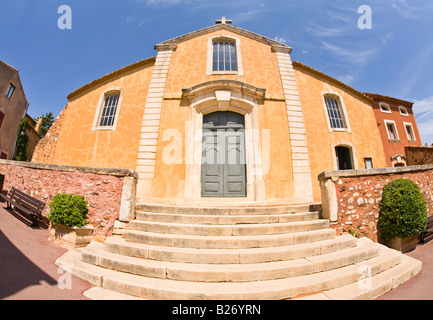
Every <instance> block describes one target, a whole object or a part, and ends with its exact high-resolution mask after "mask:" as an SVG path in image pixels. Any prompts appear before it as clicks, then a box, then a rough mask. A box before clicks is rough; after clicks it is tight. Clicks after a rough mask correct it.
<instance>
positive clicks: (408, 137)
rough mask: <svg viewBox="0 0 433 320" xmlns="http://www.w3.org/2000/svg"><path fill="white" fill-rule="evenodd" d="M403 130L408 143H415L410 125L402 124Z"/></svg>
mask: <svg viewBox="0 0 433 320" xmlns="http://www.w3.org/2000/svg"><path fill="white" fill-rule="evenodd" d="M404 128H405V130H406V136H407V140H408V141H416V137H415V133H414V131H413V127H412V124H411V123H404Z"/></svg>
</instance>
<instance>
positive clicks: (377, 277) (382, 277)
mask: <svg viewBox="0 0 433 320" xmlns="http://www.w3.org/2000/svg"><path fill="white" fill-rule="evenodd" d="M381 255H382V256H385V255H387V256H388V257H392V256H394V258H393V259H394V261H393V260H392V258H389V259H388V265H389V268H386V267H384V265H378V264H376V269H375V273H373V272H372V273H371V276H370V277H362V278H361V279H360V280H359V281H357V282H354V283H350V284H347V285H344V286H341V287H338V288H334V289H330V290H325V291H323V292H320V293H315V294H311V295H308V294H307V295H304V296H303V297H300V298H298V299H297V300H372V299H375V298H377V297H379V296H381V295H383V294H384V293H386V292H388V291H390V290H393V289H395V288H396V287H398V286H399V285H400V284H402V283H404V282H405V281H407V280H410V279H412V278H413V277H414V276H416V275H417V274H418V273H419V272H420V271H421V267H422V262H421V261H419V260H415V259H413V258H411V257H409V256H406V255H402V254H400V253H399V252H397V251H395V250H389V252H388V253H383V251H382V254H381ZM376 260H377V259H376ZM396 261H398V262H399V263H396ZM365 270H368V269H365ZM379 271H380V272H379Z"/></svg>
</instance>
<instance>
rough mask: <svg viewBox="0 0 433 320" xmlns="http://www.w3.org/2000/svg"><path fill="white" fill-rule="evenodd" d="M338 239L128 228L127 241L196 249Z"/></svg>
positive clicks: (322, 232)
mask: <svg viewBox="0 0 433 320" xmlns="http://www.w3.org/2000/svg"><path fill="white" fill-rule="evenodd" d="M333 238H335V231H334V230H332V229H330V228H328V229H319V230H313V231H303V232H294V233H285V234H271V235H253V236H199V235H181V234H162V233H155V232H146V231H138V230H128V231H127V232H126V240H127V241H131V242H138V243H145V244H149V245H154V246H164V247H178V248H196V249H247V248H266V247H281V246H288V245H294V244H302V243H310V242H316V241H322V240H328V239H333Z"/></svg>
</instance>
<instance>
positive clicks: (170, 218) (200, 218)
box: [136, 211, 319, 225]
mask: <svg viewBox="0 0 433 320" xmlns="http://www.w3.org/2000/svg"><path fill="white" fill-rule="evenodd" d="M136 219H137V220H141V221H152V222H170V223H184V224H210V225H236V224H264V223H286V222H296V221H308V220H316V219H319V213H318V212H317V211H315V212H301V213H284V214H267V215H231V216H230V215H204V214H202V215H194V214H169V213H154V212H144V211H137V212H136Z"/></svg>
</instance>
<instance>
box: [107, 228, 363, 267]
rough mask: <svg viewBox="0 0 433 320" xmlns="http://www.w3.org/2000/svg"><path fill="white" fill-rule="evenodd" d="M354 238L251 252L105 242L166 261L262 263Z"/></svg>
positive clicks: (115, 249)
mask: <svg viewBox="0 0 433 320" xmlns="http://www.w3.org/2000/svg"><path fill="white" fill-rule="evenodd" d="M356 243H357V240H356V238H354V237H352V236H350V235H344V236H339V237H335V238H333V239H330V240H323V241H318V242H312V243H305V244H297V245H289V246H282V247H269V248H251V249H193V248H178V247H161V246H152V245H148V244H144V243H134V242H128V241H126V240H125V239H123V238H120V237H110V238H108V239H107V240H106V241H105V246H104V249H105V251H107V252H111V253H115V254H120V255H125V256H131V257H137V258H142V259H151V260H158V261H168V262H181V263H198V264H203V263H204V264H229V263H233V264H235V263H238V264H239V263H263V262H275V261H285V260H293V259H299V258H304V257H312V256H317V255H321V254H327V253H332V252H336V251H339V250H345V249H349V248H353V247H354V246H356Z"/></svg>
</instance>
